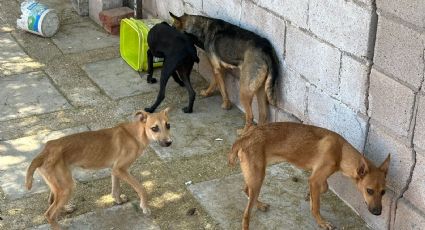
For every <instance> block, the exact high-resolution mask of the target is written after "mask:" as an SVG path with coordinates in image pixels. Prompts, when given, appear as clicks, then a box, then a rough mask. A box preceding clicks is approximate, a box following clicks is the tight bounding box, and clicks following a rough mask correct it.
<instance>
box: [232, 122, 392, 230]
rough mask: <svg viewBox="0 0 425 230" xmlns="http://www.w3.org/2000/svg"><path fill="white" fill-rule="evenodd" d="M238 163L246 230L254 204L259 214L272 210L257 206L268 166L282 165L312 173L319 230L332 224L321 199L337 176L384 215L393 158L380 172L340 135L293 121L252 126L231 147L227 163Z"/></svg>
mask: <svg viewBox="0 0 425 230" xmlns="http://www.w3.org/2000/svg"><path fill="white" fill-rule="evenodd" d="M237 159H239V161H240V165H241V169H242V173H243V175H244V179H245V193H246V194H247V195H248V197H249V201H248V205H247V206H246V208H245V211H244V216H243V220H242V227H243V229H248V228H249V218H250V213H251V208H252V206H253V205H254V204H256V206H257V208H259V209H260V210H263V211H265V210H267V209H268V207H269V206H268V204H265V203H262V202H260V201H258V196H259V194H260V189H261V185H262V183H263V180H264V176H265V173H266V166H267V164H269V163H273V162H280V161H286V162H289V163H291V164H293V165H295V166H297V167H299V168H302V169H306V170H311V171H312V172H311V175H310V177H309V188H310V209H311V212H312V214H313V217H314V218H315V219H316V222H317V223H318V224H319V226H320V227H322V228H326V229H332V225H331V224H330V223H329V222H327V221H325V220H324V219H323V218H322V216H321V215H320V194H321V193H324V192H326V191H327V190H328V183H327V178H328V177H329V176H331V175H332V174H333V173H335V172H337V171H341V172H342V173H343V174H344V175H345V176H347V177H349V178H351V179H353V181H354V183H355V184H356V185H357V188H358V190H359V191H360V192H361V193H362V195H363V198H364V200H365V202H366V204H367V206H368V209H369V211H370V212H371V213H372V214H374V215H380V214H381V210H382V205H381V200H382V196H383V195H384V193H385V183H386V181H385V177H386V175H387V171H388V167H389V163H390V155H388V157H387V159H386V160H385V161H384V162H383V163H382V164H381V165H380V166H379V167H376V166H375V165H374V164H373V163H372V162H370V161H369V160H368V159H366V158H365V157H364V156H362V155H361V154H360V153H359V152H358V151H357V150H356V149H355V148H354V147H353V146H352V145H351V144H350V143H348V142H347V141H346V140H345V139H344V138H343V137H342V136H340V135H339V134H337V133H334V132H332V131H330V130H327V129H323V128H319V127H315V126H311V125H304V124H298V123H290V122H278V123H270V124H266V125H260V126H253V127H251V128H250V129H249V130H248V131H247V132H245V133H244V134H243V135H242V136H241V137H240V138H239V139H238V140H236V142H235V143H234V144H233V146H232V151H231V152H230V153H229V155H228V161H229V164H230V165H235V164H236V161H237Z"/></svg>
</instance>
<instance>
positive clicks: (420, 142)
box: [413, 95, 425, 149]
mask: <svg viewBox="0 0 425 230" xmlns="http://www.w3.org/2000/svg"><path fill="white" fill-rule="evenodd" d="M417 103H418V113H417V114H416V127H415V138H414V140H413V143H414V144H415V146H418V147H420V148H422V149H425V95H421V96H420V97H419V100H418V102H417Z"/></svg>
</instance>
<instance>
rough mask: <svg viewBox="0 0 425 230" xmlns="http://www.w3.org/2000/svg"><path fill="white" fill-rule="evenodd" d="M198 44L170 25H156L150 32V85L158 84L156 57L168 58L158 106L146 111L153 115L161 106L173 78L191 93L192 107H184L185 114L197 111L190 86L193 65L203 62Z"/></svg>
mask: <svg viewBox="0 0 425 230" xmlns="http://www.w3.org/2000/svg"><path fill="white" fill-rule="evenodd" d="M193 43H194V41H193V40H192V39H191V38H190V37H189V36H187V35H185V34H183V33H181V32H179V31H178V30H176V29H175V28H174V27H172V26H170V25H168V24H167V23H166V22H162V23H159V24H156V25H155V26H153V27H152V29H151V30H150V31H149V33H148V45H149V50H148V51H147V55H148V77H147V82H148V83H151V84H153V83H155V82H156V79H155V78H153V77H152V74H153V57H154V56H155V57H159V58H164V65H163V68H162V71H161V78H160V88H159V93H158V96H157V98H156V101H155V103H154V104H153V105H152V106H151V107H149V108H145V111H146V112H150V113H152V112H153V111H155V109H156V108H157V107H158V106H159V104H161V102H162V100H164V97H165V88H166V85H167V82H168V79H169V78H170V76H173V78H174V80H175V81H176V82H177V83H178V84H179V85H180V86H185V87H186V89H187V92H188V94H189V105H188V106H187V107H184V108H183V112H185V113H191V112H192V111H193V102H194V101H195V95H196V93H195V91H194V90H193V88H192V85H191V83H190V73H191V72H192V68H193V64H194V63H195V62H199V58H198V56H197V52H196V48H195V46H194V44H193Z"/></svg>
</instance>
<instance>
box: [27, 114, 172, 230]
mask: <svg viewBox="0 0 425 230" xmlns="http://www.w3.org/2000/svg"><path fill="white" fill-rule="evenodd" d="M168 111H169V109H168V108H166V109H165V110H163V111H161V112H159V113H152V114H150V113H147V112H144V111H138V112H136V115H135V118H136V120H135V121H133V122H128V123H122V124H120V125H118V126H116V127H113V128H109V129H102V130H98V131H88V132H82V133H77V134H73V135H69V136H65V137H62V138H59V139H56V140H52V141H49V142H47V144H46V146H45V148H44V150H43V151H42V152H41V153H40V154H39V155H38V156H37V157H35V158H34V159H33V161H32V162H31V165H30V166H29V168H28V171H27V176H26V187H27V189H28V190H30V189H31V187H32V182H33V174H34V171H35V170H36V169H37V168H38V170H39V172H40V173H41V175H42V176H43V178H44V180H45V181H46V183H47V184H48V185H49V187H50V191H51V192H50V197H49V204H50V207H49V208H48V209H47V211H46V213H45V214H44V215H45V217H46V219H47V221H48V222H49V224H51V226H52V228H53V229H60V225H59V224H58V222H57V221H56V219H57V217H58V215H59V214H60V212H61V210H62V208H63V207H64V206H65V204H67V203H68V201H69V200H70V197H71V194H72V191H73V189H74V181H73V179H72V174H71V168H72V167H73V166H77V167H81V168H85V169H101V168H112V196H113V198H114V199H115V202H116V203H118V204H121V203H122V202H125V201H126V200H125V199H124V200H123V199H121V197H120V195H121V191H120V183H119V180H124V181H125V182H127V183H128V184H130V185H131V187H133V189H134V190H135V191H136V192H137V194H138V195H139V197H140V208H142V210H143V213H144V214H146V215H149V214H150V212H151V211H150V209H149V207H148V203H147V193H146V191H145V189H144V188H143V186H142V185H141V184H140V183H139V182H138V181H137V180H136V179H135V178H134V177H133V176H131V175H130V174H129V173H128V171H127V170H128V168H129V167H130V165H131V164H132V163H133V162H134V161H135V160H136V159H137V157H139V156H140V155H141V154H142V153H143V151H144V150H145V148H146V147H147V146H148V145H149V143H150V142H152V141H155V142H158V143H159V144H160V145H161V146H164V147H167V146H170V145H171V143H172V140H171V139H170V124H169V123H168Z"/></svg>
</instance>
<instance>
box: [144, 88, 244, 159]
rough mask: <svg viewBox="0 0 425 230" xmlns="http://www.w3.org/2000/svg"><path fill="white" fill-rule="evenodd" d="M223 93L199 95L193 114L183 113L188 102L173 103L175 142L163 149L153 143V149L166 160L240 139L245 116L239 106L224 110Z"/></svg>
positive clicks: (209, 150) (190, 154)
mask: <svg viewBox="0 0 425 230" xmlns="http://www.w3.org/2000/svg"><path fill="white" fill-rule="evenodd" d="M221 103H222V100H221V96H213V97H209V98H198V99H196V100H195V103H194V106H193V113H191V114H187V113H183V112H182V110H181V109H182V108H183V107H185V106H187V102H183V103H180V104H178V105H163V107H165V106H172V107H173V108H174V110H173V111H172V112H171V113H170V114H169V115H170V124H171V125H172V129H171V135H172V138H173V144H172V145H171V146H170V147H167V148H163V147H161V146H159V145H158V144H152V145H151V146H152V148H153V149H154V150H155V152H156V153H157V154H158V155H159V157H161V158H162V159H166V160H172V159H173V158H179V157H190V156H194V155H201V154H209V153H214V152H219V151H222V149H223V148H228V147H229V146H231V144H232V143H233V142H234V141H235V140H236V129H237V127H243V125H244V119H243V117H244V115H243V113H242V112H241V111H240V110H238V109H237V108H235V107H233V108H232V109H231V110H223V109H222V108H221Z"/></svg>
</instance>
